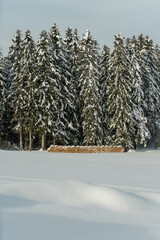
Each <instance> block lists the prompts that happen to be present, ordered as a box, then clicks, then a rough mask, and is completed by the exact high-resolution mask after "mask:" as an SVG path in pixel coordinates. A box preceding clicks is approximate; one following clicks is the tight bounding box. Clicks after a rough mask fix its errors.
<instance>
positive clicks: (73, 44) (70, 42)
mask: <svg viewBox="0 0 160 240" xmlns="http://www.w3.org/2000/svg"><path fill="white" fill-rule="evenodd" d="M64 44H65V45H64V47H65V50H66V54H67V56H66V59H67V62H68V63H69V73H70V80H69V85H70V86H69V87H70V92H71V101H72V108H70V111H69V112H70V113H69V116H68V118H69V122H70V124H69V138H70V144H72V145H77V144H79V141H80V125H79V120H80V117H79V90H78V85H79V71H78V62H79V39H78V33H77V29H75V31H74V33H72V29H71V28H70V27H68V28H67V30H66V36H65V39H64Z"/></svg>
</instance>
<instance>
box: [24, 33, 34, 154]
mask: <svg viewBox="0 0 160 240" xmlns="http://www.w3.org/2000/svg"><path fill="white" fill-rule="evenodd" d="M22 49H23V53H22V69H21V81H22V82H25V92H24V93H25V94H24V96H23V97H24V107H23V109H24V115H25V122H24V128H25V135H26V136H25V145H26V146H25V148H26V149H27V138H28V137H27V136H28V133H29V150H30V151H31V150H32V131H33V128H34V124H35V103H34V82H33V80H34V78H35V43H34V41H33V39H32V36H31V33H30V31H29V30H28V31H26V33H25V38H24V40H23V42H22Z"/></svg>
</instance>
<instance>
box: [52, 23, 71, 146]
mask: <svg viewBox="0 0 160 240" xmlns="http://www.w3.org/2000/svg"><path fill="white" fill-rule="evenodd" d="M49 39H50V53H51V57H52V66H53V67H54V69H55V71H56V73H57V76H58V85H59V92H60V97H59V99H58V106H57V109H58V110H57V120H56V132H55V136H54V137H55V142H56V143H57V144H61V145H68V144H70V143H72V139H71V131H74V130H75V129H74V127H73V124H72V118H73V115H72V113H73V112H74V107H73V101H72V99H73V98H74V96H73V94H72V92H71V82H70V79H71V75H70V72H69V67H70V62H68V61H67V58H68V52H67V51H66V50H65V48H64V42H63V41H62V38H61V36H60V33H59V30H58V28H57V26H56V24H54V25H53V26H52V28H51V30H50V38H49Z"/></svg>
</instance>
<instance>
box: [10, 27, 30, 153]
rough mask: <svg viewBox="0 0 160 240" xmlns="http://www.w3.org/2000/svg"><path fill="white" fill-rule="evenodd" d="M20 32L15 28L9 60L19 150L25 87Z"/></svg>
mask: <svg viewBox="0 0 160 240" xmlns="http://www.w3.org/2000/svg"><path fill="white" fill-rule="evenodd" d="M21 37H22V34H21V31H20V30H17V32H16V34H15V36H14V38H13V40H12V41H13V45H12V46H11V47H10V52H9V60H10V62H11V66H12V67H11V78H12V80H11V81H12V83H11V88H10V94H9V98H10V102H12V104H13V107H14V120H15V121H17V126H16V130H18V131H19V134H20V150H22V149H23V141H22V135H23V126H24V121H25V116H24V105H25V101H24V96H25V94H26V92H25V87H26V82H24V81H21V80H22V78H21V70H22V39H21Z"/></svg>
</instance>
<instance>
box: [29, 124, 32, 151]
mask: <svg viewBox="0 0 160 240" xmlns="http://www.w3.org/2000/svg"><path fill="white" fill-rule="evenodd" d="M29 151H32V129H31V128H30V129H29Z"/></svg>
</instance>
